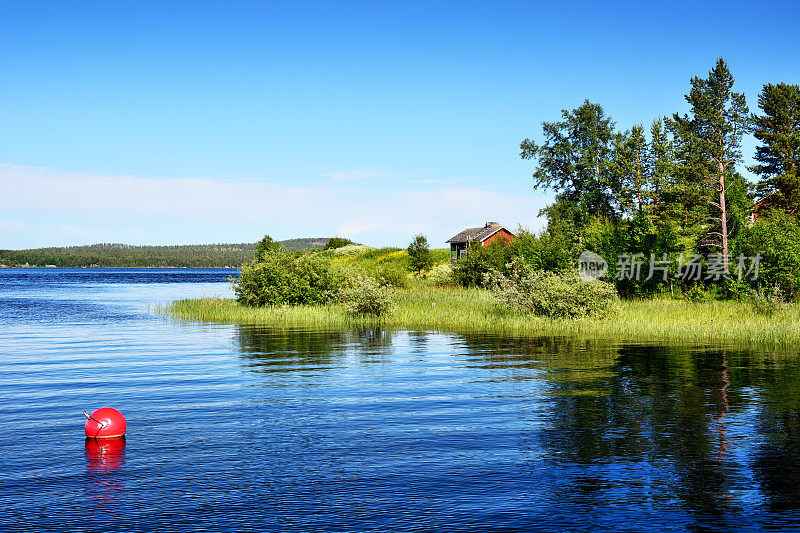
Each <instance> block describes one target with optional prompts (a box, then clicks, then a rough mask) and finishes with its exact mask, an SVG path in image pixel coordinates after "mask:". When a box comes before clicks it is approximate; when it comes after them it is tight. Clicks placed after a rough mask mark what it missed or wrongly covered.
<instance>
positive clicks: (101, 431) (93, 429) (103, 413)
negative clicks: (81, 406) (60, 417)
mask: <svg viewBox="0 0 800 533" xmlns="http://www.w3.org/2000/svg"><path fill="white" fill-rule="evenodd" d="M83 414H84V415H85V416H86V426H85V429H86V436H87V437H91V438H93V439H115V438H119V437H124V436H125V429H126V427H127V424H126V423H125V417H124V416H122V413H120V412H119V411H117V410H116V409H114V408H112V407H101V408H100V409H98V410H97V411H95V412H94V413H92V414H91V415H89V414H86V411H84V412H83Z"/></svg>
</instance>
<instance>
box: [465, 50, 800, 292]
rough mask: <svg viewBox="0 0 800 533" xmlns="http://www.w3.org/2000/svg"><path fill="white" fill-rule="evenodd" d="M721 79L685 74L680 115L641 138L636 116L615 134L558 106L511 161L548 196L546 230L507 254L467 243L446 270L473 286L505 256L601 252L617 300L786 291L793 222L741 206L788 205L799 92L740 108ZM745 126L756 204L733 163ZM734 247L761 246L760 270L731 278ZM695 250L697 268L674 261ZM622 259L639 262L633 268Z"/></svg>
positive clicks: (549, 265)
mask: <svg viewBox="0 0 800 533" xmlns="http://www.w3.org/2000/svg"><path fill="white" fill-rule="evenodd" d="M733 86H734V79H733V75H732V74H731V72H730V70H729V69H728V66H727V64H726V63H725V61H724V60H723V59H719V60H718V61H717V62H716V63H715V65H714V66H713V67H712V68H711V70H710V71H709V72H708V75H707V76H706V77H699V76H695V77H693V78H692V79H691V80H690V88H689V92H688V94H686V96H685V98H686V101H687V103H688V104H689V112H688V113H685V114H679V113H675V114H673V115H672V116H671V117H669V118H664V119H657V120H655V121H654V122H653V123H652V126H651V127H650V128H649V137H648V135H647V134H646V130H645V128H644V126H642V125H640V124H637V125H634V126H633V128H631V129H630V130H627V131H624V132H618V131H616V129H615V123H614V121H613V120H612V119H611V117H609V116H608V115H606V113H605V111H604V110H603V108H602V107H600V106H599V105H597V104H595V103H591V102H589V101H588V100H587V101H585V102H584V103H583V104H582V105H580V106H579V107H578V108H576V109H574V110H571V111H568V110H563V111H562V112H561V117H562V120H561V121H558V122H545V123H543V125H542V135H543V138H544V142H543V143H542V144H537V143H536V142H534V141H533V140H531V139H525V140H523V141H522V143H521V144H520V148H521V157H522V158H523V159H526V160H532V161H535V163H536V168H535V170H534V173H533V182H534V187H535V188H550V189H554V190H555V191H556V192H557V195H556V200H555V202H554V203H553V204H552V205H550V206H548V207H547V208H545V209H543V210H542V212H541V214H543V215H545V216H547V220H548V225H547V230H546V231H545V232H544V233H543V234H541V235H539V236H537V237H535V238H531V237H525V236H523V238H521V239H520V241H522V242H520V243H517V244H515V245H514V246H515V247H516V248H517V250H516V251H510V250H495V251H494V253H491V252H490V251H488V250H470V252H468V253H467V256H466V257H465V259H467V261H466V262H465V263H464V264H463V266H462V265H459V266H458V267H457V268H456V278H457V279H458V281H459V282H460V283H462V284H463V285H465V286H470V285H480V279H481V275H482V274H483V273H484V272H486V271H487V270H489V269H491V268H495V269H497V270H498V271H500V272H503V268H502V267H500V266H498V265H502V264H506V263H507V262H508V261H509V260H510V259H511V258H513V257H516V256H521V257H524V258H525V259H526V261H527V262H528V263H529V264H530V265H533V266H535V267H536V268H539V269H541V270H545V271H550V272H559V271H563V270H565V269H568V268H570V266H571V265H574V264H576V261H577V258H578V256H579V254H580V253H581V252H582V251H584V250H587V251H592V252H595V253H597V254H599V255H600V256H601V257H603V258H605V260H606V261H607V262H608V271H607V274H606V276H607V278H606V279H609V280H613V281H614V282H615V283H616V285H617V289H618V291H619V292H620V294H623V295H626V296H648V295H652V294H658V293H665V292H669V293H670V294H675V295H679V294H683V293H686V294H688V295H692V296H691V297H692V298H700V297H730V296H734V297H738V296H740V295H742V294H746V293H748V291H750V292H752V291H758V290H761V289H762V288H764V287H767V286H773V285H777V286H779V288H780V292H781V294H783V295H784V296H785V297H787V298H797V297H798V296H799V295H800V292H799V291H798V289H797V288H796V287H797V279H796V274H795V273H800V269H799V268H798V264H797V260H796V254H795V251H794V243H796V242H798V241H800V227H799V226H798V224H797V222H796V221H793V220H792V219H784V218H781V219H778V218H770V219H769V220H768V219H765V218H764V217H763V216H762V217H761V218H759V219H758V220H756V221H755V223H754V222H753V220H752V214H753V211H754V208H756V210H757V212H760V213H761V214H762V215H764V214H767V213H769V212H770V210H775V209H777V210H779V211H780V212H781V213H782V214H786V213H789V214H790V215H791V214H794V213H796V207H797V205H800V204H798V203H797V202H798V198H800V178H798V169H799V168H800V89H798V88H797V85H788V84H777V85H773V84H767V85H765V86H764V90H763V92H762V94H761V95H760V97H759V107H760V108H761V109H762V111H763V114H762V115H760V116H759V115H754V116H750V114H749V111H748V107H747V103H746V101H745V98H744V95H743V94H741V93H737V92H735V91H734V89H733ZM751 124H752V126H753V127H754V134H755V136H756V139H757V140H759V141H761V143H762V145H761V146H760V147H758V148H757V153H756V160H757V161H758V162H759V163H760V164H759V165H756V166H755V167H753V170H754V171H755V172H757V173H759V175H760V176H759V177H760V180H761V181H760V182H759V183H757V184H756V187H755V190H756V191H757V192H758V195H759V196H760V201H759V203H758V204H754V202H753V200H754V198H753V195H752V192H751V188H752V187H751V186H750V184H748V183H747V181H746V180H745V178H744V177H743V176H742V175H741V174H740V173H739V172H738V171H737V170H736V167H737V165H740V164H741V162H742V154H741V139H742V135H743V134H744V133H746V132H747V131H748V130H749V129H750V127H751ZM523 243H524V244H523ZM548 243H555V244H556V245H555V246H547V244H548ZM535 250H538V251H536V252H535ZM473 252H474V253H473ZM742 254H744V256H747V257H748V258H750V257H756V256H757V254H761V255H760V256H759V257H761V261H762V266H763V267H762V269H761V271H760V277H754V276H740V273H741V272H742V271H743V268H742V266H741V265H740V263H741V261H740V258H741V256H742ZM470 255H472V257H470ZM696 257H700V258H701V259H700V265H701V268H702V269H704V270H703V274H702V275H699V276H694V275H687V272H691V271H689V270H687V267H686V264H687V263H686V261H687V259H688V260H689V261H695V259H692V258H696ZM632 261H637V262H639V266H636V267H634V269H633V270H631V264H632V263H631V262H632ZM717 265H719V266H717ZM656 267H658V268H659V269H661V268H663V270H664V272H663V275H662V271H661V270H658V269H656ZM719 269H721V274H720V275H716V274H714V272H716V271H717V270H719ZM634 273H635V274H636V275H633V274H634ZM740 277H741V278H742V279H740Z"/></svg>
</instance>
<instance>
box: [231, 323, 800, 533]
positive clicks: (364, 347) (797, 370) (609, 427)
mask: <svg viewBox="0 0 800 533" xmlns="http://www.w3.org/2000/svg"><path fill="white" fill-rule="evenodd" d="M441 337H442V336H441V335H437V334H429V333H420V332H391V331H381V330H365V331H346V332H341V331H339V332H308V331H305V332H293V331H285V330H271V329H268V328H260V329H258V328H241V329H239V330H238V332H237V341H238V343H239V345H240V346H241V349H242V357H243V359H244V365H245V367H246V368H247V369H248V370H249V371H252V372H278V371H279V372H295V373H298V372H307V371H309V370H323V371H325V372H327V373H335V372H336V369H339V368H352V367H354V366H358V365H362V364H363V363H366V362H376V361H384V362H391V363H392V366H391V370H392V371H393V372H397V373H398V374H399V376H400V377H397V378H396V379H397V380H398V381H400V380H403V382H404V383H406V384H408V386H409V387H414V388H415V396H414V397H415V398H422V399H424V398H426V394H429V397H430V398H433V397H434V396H435V398H436V399H435V402H438V403H431V406H433V405H436V406H437V407H436V408H437V409H439V411H435V410H434V408H433V407H431V411H430V412H429V413H426V412H425V411H424V410H423V408H422V407H420V405H419V404H417V403H408V404H407V405H406V404H397V407H396V409H397V410H400V411H401V410H402V409H408V410H409V411H408V412H407V413H403V412H398V413H396V414H392V415H391V417H388V415H384V420H383V423H384V424H386V423H388V422H386V420H398V421H399V422H397V424H398V428H399V429H398V431H400V428H402V427H403V424H405V425H406V426H407V425H408V421H407V419H408V418H409V417H415V419H421V418H422V417H424V416H428V417H429V419H430V420H433V419H434V418H435V417H436V416H440V415H441V409H442V408H444V406H446V405H447V403H446V402H448V401H449V402H451V403H453V404H457V405H458V406H459V409H460V410H459V411H454V413H456V414H453V415H452V416H451V418H449V422H448V424H449V425H448V426H441V428H442V429H441V430H439V433H441V438H444V437H445V436H446V437H447V438H448V439H450V441H449V442H453V439H454V438H457V436H458V433H457V432H454V430H453V429H452V428H456V427H462V428H464V430H463V431H464V432H465V435H466V434H467V433H469V438H470V439H471V440H470V441H469V442H470V443H469V446H472V447H474V446H475V438H476V435H480V436H481V437H480V438H481V439H483V440H484V441H485V442H486V444H485V447H486V448H488V449H491V448H492V442H493V441H495V440H497V441H498V443H497V446H501V445H502V446H505V444H506V443H505V442H502V443H501V442H500V436H499V435H500V434H498V433H497V431H498V428H500V422H498V421H497V420H493V419H487V418H486V415H485V414H483V413H484V412H485V411H482V409H483V408H482V407H481V406H482V405H483V404H481V403H480V402H481V401H483V400H484V399H485V398H487V397H491V398H493V399H495V400H497V401H498V402H499V405H500V406H501V407H502V408H503V409H504V410H508V409H509V408H512V409H513V410H514V411H513V412H514V413H516V416H517V419H518V420H520V419H521V420H522V424H521V427H522V429H519V430H518V432H517V439H516V450H514V453H515V454H516V457H517V467H521V468H522V469H523V470H524V471H526V472H528V475H529V481H530V486H529V488H528V489H527V490H528V491H530V492H531V493H535V495H533V494H532V496H531V498H532V499H535V500H536V501H542V500H545V501H551V502H558V503H559V504H560V505H566V506H568V507H574V508H576V509H585V508H587V506H589V507H591V506H592V505H596V504H597V502H599V501H604V502H620V501H621V502H623V503H626V504H627V505H635V504H637V502H645V503H646V505H649V506H656V507H658V506H666V507H667V508H671V509H672V508H676V507H677V508H682V509H685V510H686V511H689V512H691V513H693V515H694V517H695V520H696V523H695V524H694V526H693V527H695V528H697V529H704V528H712V529H713V528H719V527H722V528H723V529H724V528H725V527H728V526H731V527H733V525H735V521H734V522H732V523H729V522H728V521H729V520H731V517H736V516H741V515H742V513H745V511H746V510H748V509H750V510H752V509H754V508H759V507H760V508H765V509H770V510H774V511H785V510H798V509H800V392H798V391H800V365H798V361H797V358H796V357H783V356H780V357H779V356H776V355H774V354H771V353H758V352H753V351H744V350H735V349H721V348H709V347H691V346H687V347H682V346H674V345H673V346H659V345H636V344H621V343H609V342H601V341H596V340H591V339H583V340H579V339H557V338H526V339H515V338H511V337H507V336H506V337H497V336H487V335H458V336H456V335H452V336H448V337H447V338H446V342H442V339H441ZM442 346H445V350H446V352H445V353H444V354H438V355H439V356H441V355H445V356H447V357H449V360H450V365H451V366H450V367H447V368H449V370H447V372H451V376H452V378H451V379H453V380H454V381H456V382H457V381H458V380H463V383H461V385H460V386H453V389H452V390H450V392H449V394H450V396H449V397H444V396H443V394H444V393H443V392H442V391H443V390H445V389H443V388H442V381H441V380H442V377H441V376H442V374H441V364H440V365H439V368H440V373H439V374H434V373H432V370H431V369H432V368H433V366H432V364H433V363H432V361H431V360H432V359H433V358H434V357H436V356H437V353H436V350H437V347H442ZM426 358H427V359H426ZM426 364H428V365H429V366H427V367H426V366H425V365H426ZM401 365H406V367H405V368H403V369H402V373H401V370H398V368H399V367H400V366H401ZM422 369H424V370H425V372H423V371H422ZM426 373H427V374H426ZM340 374H341V373H340ZM409 376H413V379H412V378H411V377H409ZM420 376H421V378H420ZM418 378H420V379H418ZM434 387H438V388H436V389H435V391H433V389H434ZM448 390H449V389H448ZM487 391H490V392H487ZM370 394H371V395H373V397H372V398H371V400H370V401H372V402H373V403H375V402H378V403H379V402H380V401H381V398H380V397H375V396H374V395H375V394H377V393H376V392H375V390H374V389H370ZM386 394H387V395H389V394H390V393H389V392H387V393H386ZM391 394H392V395H393V396H394V398H397V397H399V396H398V394H399V393H398V392H397V389H396V388H394V389H392V391H391ZM465 395H468V396H471V397H469V398H467V399H464V398H463V396H465ZM487 395H488V396H487ZM384 401H387V402H388V400H384ZM470 402H472V404H470ZM358 408H359V407H358V405H357V404H353V407H352V409H353V410H355V409H358ZM502 412H503V411H498V415H497V416H498V417H500V413H502ZM461 413H463V417H462V416H461ZM479 413H480V414H481V415H482V416H484V418H483V419H482V422H478V421H477V420H475V421H473V420H471V418H472V417H474V416H475V415H476V414H479ZM361 420H362V421H363V418H362V419H361ZM498 420H499V418H498ZM342 424H343V426H342V427H346V424H347V419H346V418H343V419H342ZM481 424H484V425H485V426H483V427H482V426H481ZM418 427H423V426H422V422H419V426H418ZM425 427H428V426H425ZM488 427H494V429H493V430H489V429H487V428H488ZM501 429H502V430H503V431H506V432H508V431H510V430H508V429H507V428H505V429H503V428H501ZM445 430H446V431H445ZM381 431H382V432H384V433H387V434H391V428H387V427H386V426H385V425H384V426H383V427H382V428H381ZM493 431H494V433H493ZM481 432H482V433H481ZM439 433H437V432H431V433H430V434H429V435H428V439H429V440H428V441H427V442H428V446H430V447H431V448H433V447H435V446H437V445H441V444H440V443H439V442H438V441H437V439H438V438H440V435H439ZM462 445H464V446H465V447H466V446H467V438H466V437H465V438H464V443H462ZM409 453H410V451H409ZM418 453H421V454H424V453H425V452H424V451H422V452H418ZM469 453H470V452H469V449H468V448H465V449H464V450H463V451H462V452H460V454H461V455H462V457H469V456H470V455H469ZM720 517H724V519H723V518H720ZM793 520H794V518H792V519H789V520H788V521H786V522H783V525H787V524H795V523H800V521H798V522H794V521H793ZM725 524H727V526H726V525H725Z"/></svg>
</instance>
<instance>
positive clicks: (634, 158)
mask: <svg viewBox="0 0 800 533" xmlns="http://www.w3.org/2000/svg"><path fill="white" fill-rule="evenodd" d="M649 161H650V146H649V144H648V142H647V139H646V138H645V136H644V127H643V126H642V125H641V124H637V125H635V126H634V127H633V128H631V130H630V131H626V132H625V133H618V134H617V135H616V137H615V139H614V156H613V168H614V173H615V174H616V178H617V180H618V190H619V197H618V198H617V205H618V206H619V209H620V211H621V212H622V213H623V214H626V215H630V216H634V215H636V214H641V213H642V212H643V210H644V209H646V208H647V207H648V206H649V205H650V203H651V201H652V191H651V179H650V164H649Z"/></svg>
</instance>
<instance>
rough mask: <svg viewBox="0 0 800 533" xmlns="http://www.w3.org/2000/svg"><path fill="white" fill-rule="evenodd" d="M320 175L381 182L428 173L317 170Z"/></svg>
mask: <svg viewBox="0 0 800 533" xmlns="http://www.w3.org/2000/svg"><path fill="white" fill-rule="evenodd" d="M319 170H322V171H323V172H322V175H323V176H325V177H326V178H330V179H332V180H337V181H338V180H381V179H395V178H405V177H408V176H410V175H418V174H420V173H424V172H428V171H426V170H423V169H393V168H373V167H367V168H357V169H344V170H333V169H327V168H326V169H319Z"/></svg>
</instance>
